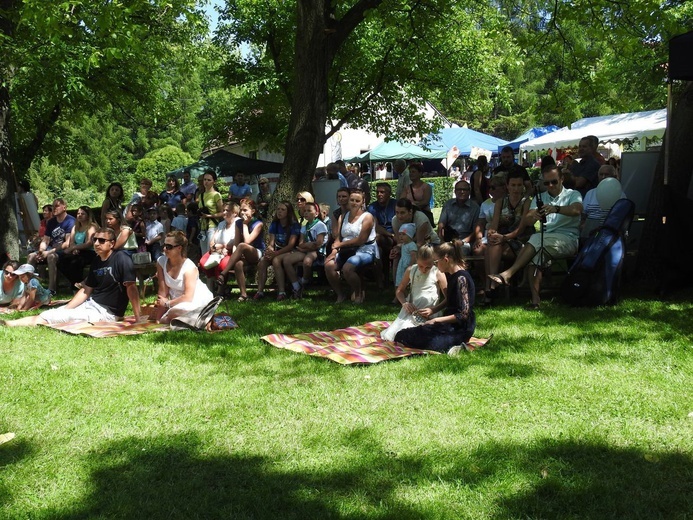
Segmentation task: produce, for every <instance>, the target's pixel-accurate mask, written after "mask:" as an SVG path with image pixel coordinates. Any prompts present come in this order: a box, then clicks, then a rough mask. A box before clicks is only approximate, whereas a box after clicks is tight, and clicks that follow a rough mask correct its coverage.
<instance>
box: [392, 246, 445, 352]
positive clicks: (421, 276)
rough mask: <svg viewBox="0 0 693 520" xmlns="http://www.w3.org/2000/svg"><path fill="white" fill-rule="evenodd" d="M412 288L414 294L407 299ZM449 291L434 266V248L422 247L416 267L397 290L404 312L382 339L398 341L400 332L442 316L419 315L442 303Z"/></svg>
mask: <svg viewBox="0 0 693 520" xmlns="http://www.w3.org/2000/svg"><path fill="white" fill-rule="evenodd" d="M408 287H410V292H409V295H408V296H407V295H406V292H407V288H408ZM446 288H447V279H446V278H445V275H444V274H443V273H442V272H440V271H439V270H438V268H437V267H436V266H435V265H434V264H433V246H430V245H428V244H426V245H423V246H421V247H420V248H419V249H418V251H417V254H416V264H414V265H412V266H410V267H408V268H407V269H406V271H405V272H404V276H403V277H402V281H401V282H400V284H399V285H398V286H397V293H396V297H397V301H399V303H401V304H402V310H401V311H400V312H399V315H398V316H397V319H396V320H395V321H394V322H392V323H391V324H390V326H389V327H388V328H386V329H385V330H383V331H382V332H381V333H380V337H381V338H382V339H384V340H387V341H394V339H395V335H396V334H397V333H398V332H399V331H400V330H402V329H408V328H409V327H414V326H416V325H420V324H422V323H423V322H424V321H426V319H430V318H434V317H435V316H438V314H440V313H438V314H435V315H431V316H430V317H429V318H423V317H421V316H419V315H418V311H420V310H421V309H425V308H428V307H433V306H435V305H436V304H438V303H440V301H441V298H442V297H443V296H442V295H444V294H445V290H446Z"/></svg>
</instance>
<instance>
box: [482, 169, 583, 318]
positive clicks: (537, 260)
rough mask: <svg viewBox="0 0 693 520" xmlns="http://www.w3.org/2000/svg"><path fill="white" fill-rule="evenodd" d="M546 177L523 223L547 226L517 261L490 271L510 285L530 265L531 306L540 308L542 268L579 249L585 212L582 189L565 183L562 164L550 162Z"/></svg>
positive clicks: (495, 281)
mask: <svg viewBox="0 0 693 520" xmlns="http://www.w3.org/2000/svg"><path fill="white" fill-rule="evenodd" d="M542 178H543V185H544V187H545V188H546V191H544V192H540V193H537V196H536V197H535V199H534V200H533V201H532V204H531V205H530V209H529V211H528V212H527V214H526V215H525V217H524V222H523V224H524V225H529V226H534V224H535V223H536V222H537V221H541V222H542V224H543V226H544V227H545V229H544V230H542V232H541V233H534V234H533V235H532V236H531V237H530V238H529V240H528V241H527V243H526V244H525V245H524V247H523V248H522V249H521V250H520V253H519V254H518V255H517V259H516V260H515V262H514V263H513V265H511V266H510V267H509V268H508V269H506V270H505V271H503V272H502V273H499V274H489V275H488V276H489V278H490V279H491V281H492V282H493V284H494V285H495V286H498V285H508V283H509V282H510V279H511V278H512V277H513V276H515V274H516V273H517V272H518V271H520V270H521V269H522V268H524V267H525V266H527V267H528V268H529V280H530V282H531V283H530V290H531V292H532V301H531V302H530V303H529V304H528V308H529V309H539V304H540V298H539V289H540V288H541V280H542V274H543V273H542V270H543V269H544V268H545V267H547V266H548V265H550V263H551V260H552V259H557V258H566V257H570V256H573V255H575V253H577V250H578V236H579V228H580V215H581V214H582V196H581V195H580V192H578V191H576V190H571V189H568V188H565V187H564V186H563V173H562V172H561V170H560V168H559V167H558V166H556V165H552V166H548V167H547V168H546V169H545V170H544V171H543V172H542ZM521 225H522V224H521Z"/></svg>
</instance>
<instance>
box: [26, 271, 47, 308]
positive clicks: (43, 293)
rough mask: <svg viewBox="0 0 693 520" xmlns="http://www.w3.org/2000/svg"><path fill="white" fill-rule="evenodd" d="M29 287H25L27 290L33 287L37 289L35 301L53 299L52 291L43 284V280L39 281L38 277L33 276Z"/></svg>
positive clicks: (45, 301)
mask: <svg viewBox="0 0 693 520" xmlns="http://www.w3.org/2000/svg"><path fill="white" fill-rule="evenodd" d="M27 285H28V286H29V287H28V288H26V287H25V289H24V290H25V291H29V290H31V289H36V295H35V296H34V301H37V302H41V303H48V302H49V301H50V299H51V292H50V291H49V290H48V289H46V288H45V287H43V285H41V282H39V281H38V280H37V279H36V278H34V277H33V276H32V277H31V279H30V280H29V283H28V284H27Z"/></svg>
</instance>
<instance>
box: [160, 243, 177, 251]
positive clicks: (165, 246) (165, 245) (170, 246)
mask: <svg viewBox="0 0 693 520" xmlns="http://www.w3.org/2000/svg"><path fill="white" fill-rule="evenodd" d="M179 246H180V244H164V249H165V250H166V251H170V250H171V249H173V248H174V247H179Z"/></svg>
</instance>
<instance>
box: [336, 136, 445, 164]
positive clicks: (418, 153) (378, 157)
mask: <svg viewBox="0 0 693 520" xmlns="http://www.w3.org/2000/svg"><path fill="white" fill-rule="evenodd" d="M446 156H447V151H443V150H435V151H433V150H425V149H424V148H421V147H420V146H417V145H415V144H410V143H401V142H399V141H389V142H388V141H384V142H382V143H380V144H379V145H378V146H376V147H375V148H373V149H372V150H370V151H368V152H364V153H362V154H360V155H357V156H355V157H352V158H351V159H345V161H346V162H384V161H394V160H397V159H405V160H409V159H421V160H429V159H445V157H446Z"/></svg>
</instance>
